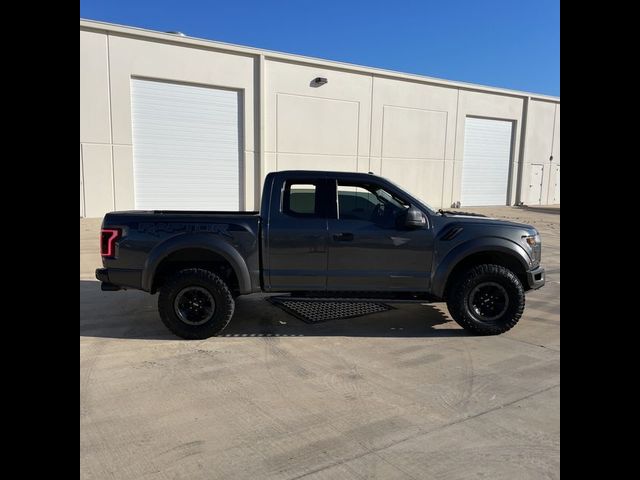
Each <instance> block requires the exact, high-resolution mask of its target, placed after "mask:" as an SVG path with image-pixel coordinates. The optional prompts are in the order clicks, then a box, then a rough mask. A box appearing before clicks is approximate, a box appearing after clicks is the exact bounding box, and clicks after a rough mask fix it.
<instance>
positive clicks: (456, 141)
mask: <svg viewBox="0 0 640 480" xmlns="http://www.w3.org/2000/svg"><path fill="white" fill-rule="evenodd" d="M508 61H509V60H508V59H505V62H508ZM290 169H313V170H341V171H357V172H373V173H375V174H378V175H382V176H384V177H387V178H389V179H391V180H392V181H394V182H396V183H398V184H399V185H401V186H402V187H404V188H406V189H407V190H408V191H410V192H412V193H414V194H415V195H416V196H418V197H420V198H422V199H424V200H425V201H426V202H427V203H429V204H430V205H431V206H433V207H435V208H440V207H442V208H449V207H451V206H452V205H455V204H457V202H459V203H460V205H461V206H462V207H464V206H480V205H515V204H520V203H521V202H522V203H524V204H527V205H541V204H542V205H545V204H559V203H560V99H559V98H558V97H550V96H546V95H538V94H534V93H526V92H519V91H513V90H506V89H501V88H493V87H485V86H481V85H473V84H469V83H462V82H452V81H446V80H440V79H436V78H430V77H423V76H418V75H408V74H403V73H398V72H392V71H387V70H381V69H375V68H368V67H361V66H356V65H349V64H344V63H339V62H330V61H325V60H319V59H315V58H308V57H302V56H298V55H289V54H283V53H277V52H271V51H265V50H259V49H255V48H247V47H240V46H235V45H229V44H224V43H218V42H212V41H209V40H201V39H195V38H190V37H188V36H182V35H177V34H170V33H162V32H154V31H149V30H142V29H138V28H131V27H123V26H118V25H113V24H108V23H102V22H96V21H88V20H81V21H80V216H81V217H100V216H102V215H104V213H106V212H108V211H112V210H130V209H168V210H174V209H180V210H257V209H259V203H260V193H261V192H260V189H261V183H262V180H263V178H264V177H265V175H266V174H267V173H269V172H271V171H276V170H290Z"/></svg>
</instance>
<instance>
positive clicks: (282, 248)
mask: <svg viewBox="0 0 640 480" xmlns="http://www.w3.org/2000/svg"><path fill="white" fill-rule="evenodd" d="M274 188H276V187H274ZM328 189H329V187H328V183H327V181H326V180H325V179H308V178H307V179H287V180H286V181H285V182H284V184H282V186H281V188H280V190H279V192H275V194H274V195H273V196H272V197H271V198H272V200H271V201H272V202H278V203H279V207H278V208H277V209H276V208H273V207H272V209H271V213H270V215H269V228H268V236H269V238H268V242H269V248H268V250H267V252H268V255H269V259H268V270H269V271H268V272H267V274H268V277H269V283H270V288H269V290H271V291H295V290H325V289H326V286H327V235H328V233H327V205H328V202H327V200H328V193H329V190H328Z"/></svg>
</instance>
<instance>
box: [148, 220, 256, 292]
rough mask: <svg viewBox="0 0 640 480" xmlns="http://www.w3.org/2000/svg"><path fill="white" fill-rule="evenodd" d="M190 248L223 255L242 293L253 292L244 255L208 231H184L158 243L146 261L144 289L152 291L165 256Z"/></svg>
mask: <svg viewBox="0 0 640 480" xmlns="http://www.w3.org/2000/svg"><path fill="white" fill-rule="evenodd" d="M190 248H198V249H203V250H209V251H211V252H213V253H217V254H218V255H220V256H221V257H223V258H224V259H225V260H226V261H227V262H229V264H230V265H231V268H233V271H234V272H235V274H236V277H237V279H238V284H239V287H240V293H250V292H251V277H250V276H249V269H248V268H247V263H246V262H245V260H244V258H243V257H242V255H240V253H239V252H238V251H237V250H236V249H235V248H234V247H233V246H232V245H231V244H229V243H228V242H227V241H225V240H223V239H221V238H219V237H215V236H212V235H210V234H207V233H182V234H179V235H175V236H173V237H170V238H168V239H166V240H165V241H163V242H161V243H159V244H158V245H156V246H155V247H154V248H153V250H151V252H149V255H148V256H147V260H146V261H145V265H144V270H143V271H142V289H143V290H144V291H147V292H150V291H151V287H152V286H153V280H154V277H155V274H156V270H157V269H158V266H159V265H160V264H161V263H162V261H163V260H164V259H165V258H167V257H168V256H169V255H171V254H172V253H175V252H178V251H180V250H185V249H190Z"/></svg>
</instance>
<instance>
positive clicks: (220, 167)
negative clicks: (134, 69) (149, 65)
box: [131, 79, 240, 210]
mask: <svg viewBox="0 0 640 480" xmlns="http://www.w3.org/2000/svg"><path fill="white" fill-rule="evenodd" d="M131 111H132V123H133V165H134V177H135V207H136V209H142V210H239V208H240V161H239V159H240V148H239V142H240V139H239V123H238V92H236V91H232V90H221V89H216V88H209V87H196V86H192V85H182V84H175V83H168V82H160V81H151V80H142V79H132V80H131Z"/></svg>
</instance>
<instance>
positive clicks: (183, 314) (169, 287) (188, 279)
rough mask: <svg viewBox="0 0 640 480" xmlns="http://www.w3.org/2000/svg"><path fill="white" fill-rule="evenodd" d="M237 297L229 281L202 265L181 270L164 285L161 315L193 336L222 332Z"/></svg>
mask: <svg viewBox="0 0 640 480" xmlns="http://www.w3.org/2000/svg"><path fill="white" fill-rule="evenodd" d="M234 309H235V301H234V298H233V295H232V294H231V291H230V290H229V287H228V286H227V284H226V283H225V282H224V280H222V279H221V278H220V277H219V276H217V275H216V274H215V273H213V272H210V271H208V270H204V269H201V268H188V269H185V270H180V271H179V272H177V273H176V274H175V275H173V276H172V277H171V278H169V279H168V280H167V282H166V283H165V284H164V285H163V286H162V287H161V289H160V295H159V297H158V311H159V312H160V318H161V319H162V323H164V324H165V325H166V326H167V328H168V329H169V330H171V331H172V332H173V333H175V334H176V335H178V336H179V337H182V338H185V339H189V340H193V339H204V338H209V337H212V336H214V335H216V334H218V333H220V332H221V331H222V330H224V328H225V327H226V326H227V325H228V324H229V321H231V317H232V316H233V311H234Z"/></svg>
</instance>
